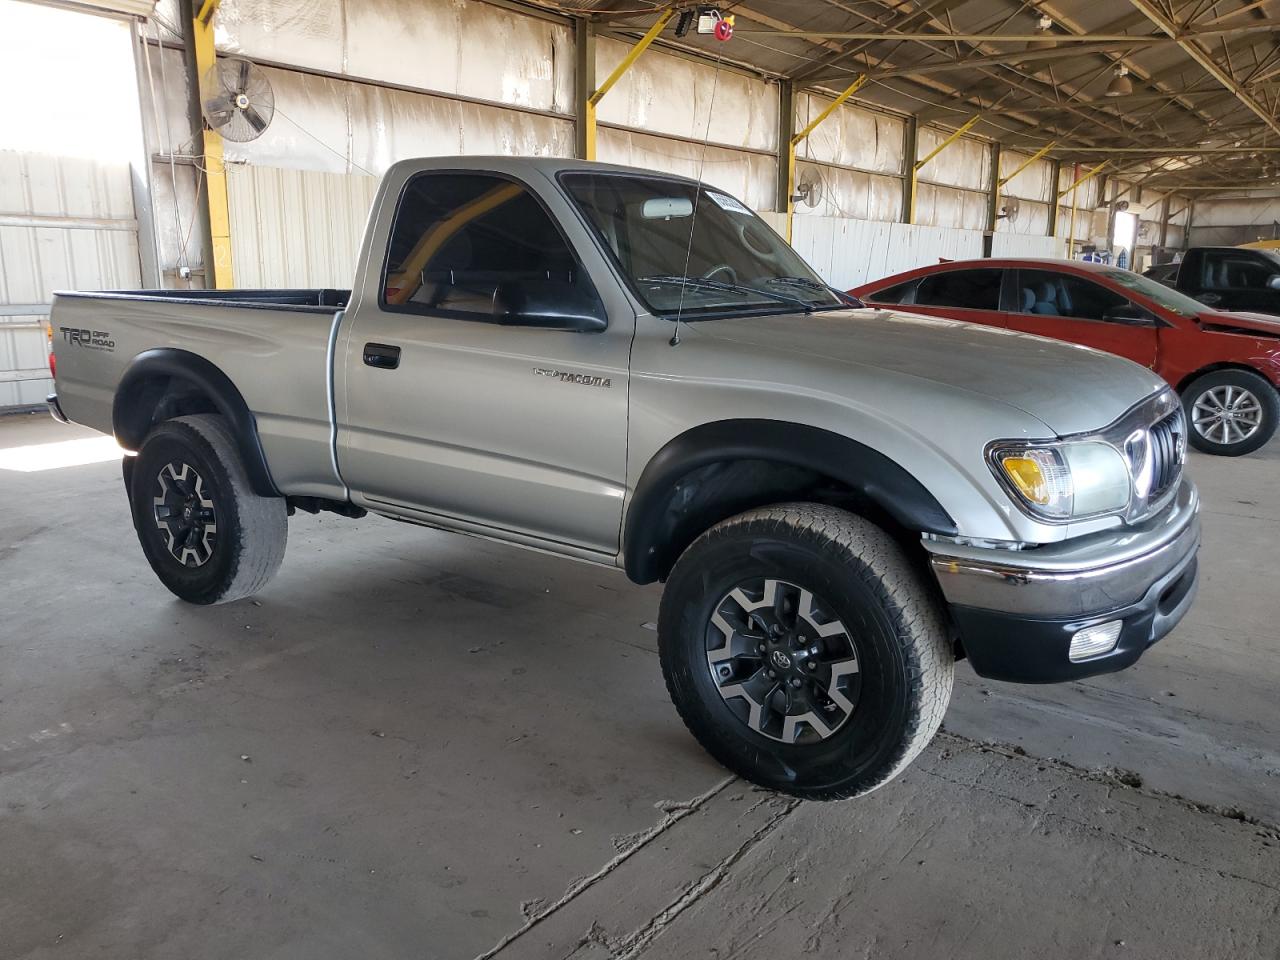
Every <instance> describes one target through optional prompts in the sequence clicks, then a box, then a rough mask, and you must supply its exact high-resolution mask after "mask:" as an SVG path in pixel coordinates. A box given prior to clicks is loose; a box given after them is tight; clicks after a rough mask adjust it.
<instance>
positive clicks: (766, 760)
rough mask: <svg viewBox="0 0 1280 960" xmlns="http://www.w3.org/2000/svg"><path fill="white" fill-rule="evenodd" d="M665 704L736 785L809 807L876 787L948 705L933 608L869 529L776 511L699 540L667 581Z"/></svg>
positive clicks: (800, 506) (950, 666)
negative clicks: (746, 783)
mask: <svg viewBox="0 0 1280 960" xmlns="http://www.w3.org/2000/svg"><path fill="white" fill-rule="evenodd" d="M658 645H659V653H660V656H661V659H662V669H663V674H664V675H665V677H666V681H667V689H668V690H669V691H670V692H671V698H672V700H673V701H674V702H675V706H676V709H677V711H679V713H680V716H681V718H682V719H683V720H684V722H685V725H686V726H687V727H688V728H689V730H690V732H691V733H693V735H694V737H696V738H697V740H698V742H699V743H701V744H702V746H703V747H704V748H705V749H706V750H707V752H708V753H710V754H711V755H712V756H713V757H715V758H716V760H718V761H719V762H720V763H722V764H723V765H724V766H726V767H728V768H729V769H730V770H732V771H733V772H734V773H737V774H739V775H740V776H742V777H744V778H746V779H747V780H750V781H752V782H753V783H757V784H760V785H761V786H764V787H768V788H770V789H774V790H780V791H782V792H784V793H790V794H793V795H795V796H798V797H804V798H806V799H811V800H842V799H848V798H850V797H856V796H860V795H862V794H865V793H870V792H871V791H872V790H874V789H876V788H877V787H879V786H882V785H883V784H885V783H887V782H889V781H890V780H891V779H893V778H894V777H895V776H896V775H897V774H898V773H899V772H901V771H902V769H903V768H905V767H906V766H907V764H909V763H910V762H911V761H912V760H913V759H914V758H915V757H916V755H917V754H918V753H919V752H920V751H921V750H922V749H923V748H924V746H925V744H927V743H928V742H929V740H930V739H931V738H932V737H933V735H934V733H936V732H937V730H938V727H939V725H940V724H941V723H942V716H943V714H944V713H945V711H946V708H947V703H948V701H949V700H950V697H951V685H952V679H953V676H954V671H955V658H954V655H953V652H952V647H951V644H950V642H949V640H948V633H947V628H946V624H945V620H944V617H943V615H942V610H941V601H940V600H939V599H938V598H937V596H936V593H935V591H933V590H931V589H930V587H929V585H928V584H927V583H926V582H925V580H924V579H923V577H922V576H921V574H920V573H919V572H918V571H917V570H916V569H915V568H914V567H913V566H912V565H911V564H910V562H909V561H908V560H907V557H906V556H905V554H904V553H903V551H902V549H901V548H900V547H899V546H898V545H897V544H896V543H895V542H894V541H893V539H892V538H891V537H889V536H888V534H886V533H885V532H884V531H883V530H882V529H880V528H879V527H877V526H875V525H874V524H872V523H870V522H869V521H867V520H864V519H863V518H861V517H858V516H855V515H853V514H851V513H848V512H846V511H844V510H839V509H836V508H834V507H828V506H823V505H817V504H804V503H793V504H782V505H779V506H774V507H766V508H763V509H759V510H752V511H749V512H747V513H743V514H740V515H739V516H736V517H731V518H730V519H728V520H725V521H723V522H721V523H719V524H717V525H716V526H714V527H712V528H711V529H710V530H708V531H707V532H706V533H704V534H703V535H702V536H701V537H699V538H698V539H697V540H696V541H694V543H693V544H692V545H691V546H690V547H689V548H688V549H687V550H686V551H685V552H684V554H683V556H681V557H680V560H679V561H678V562H677V563H676V565H675V568H674V569H673V570H672V572H671V576H670V577H669V578H668V580H667V587H666V592H665V593H664V594H663V597H662V607H661V612H660V615H659V620H658Z"/></svg>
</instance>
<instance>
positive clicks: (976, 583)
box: [925, 478, 1200, 618]
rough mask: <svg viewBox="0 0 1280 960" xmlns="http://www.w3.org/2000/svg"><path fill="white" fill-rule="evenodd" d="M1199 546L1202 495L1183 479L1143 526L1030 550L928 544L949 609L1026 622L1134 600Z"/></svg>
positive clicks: (931, 559)
mask: <svg viewBox="0 0 1280 960" xmlns="http://www.w3.org/2000/svg"><path fill="white" fill-rule="evenodd" d="M1199 546H1200V494H1199V492H1198V491H1197V490H1196V488H1195V485H1194V484H1193V483H1192V482H1191V481H1190V480H1187V479H1185V478H1184V479H1183V480H1182V483H1181V485H1180V486H1179V488H1178V493H1177V496H1175V497H1174V499H1173V501H1172V502H1171V503H1170V504H1169V505H1168V506H1167V507H1165V509H1164V510H1162V511H1160V513H1158V514H1156V515H1155V516H1154V517H1152V518H1151V519H1150V520H1148V521H1147V522H1146V523H1143V524H1141V525H1139V526H1136V527H1125V528H1124V529H1122V530H1116V531H1107V532H1105V533H1101V534H1095V535H1093V536H1090V537H1082V538H1080V539H1079V540H1078V541H1076V540H1068V541H1066V542H1065V543H1061V544H1054V545H1051V546H1046V547H1038V548H1036V549H1033V550H1018V551H1006V550H992V549H984V548H980V547H962V546H957V545H955V544H949V543H938V542H933V541H926V542H925V547H926V548H927V549H928V550H929V552H930V554H931V557H930V562H931V564H932V566H933V572H934V574H935V575H936V576H937V578H938V584H939V586H941V587H942V593H943V595H944V596H945V597H946V598H947V602H948V603H957V604H961V605H963V606H966V607H982V608H984V609H988V610H1000V611H1003V612H1005V613H1017V614H1022V615H1024V616H1029V617H1051V618H1065V617H1082V616H1088V615H1090V614H1091V613H1094V612H1096V611H1099V610H1105V609H1107V608H1114V607H1121V606H1125V605H1126V604H1130V603H1134V602H1135V601H1137V600H1138V599H1139V598H1140V597H1141V596H1142V595H1143V593H1144V592H1145V591H1146V589H1147V588H1148V587H1149V586H1151V584H1152V583H1154V582H1155V581H1156V580H1158V579H1159V578H1160V577H1161V576H1162V575H1163V574H1165V573H1167V572H1168V571H1170V570H1173V569H1174V568H1176V567H1177V566H1178V565H1179V563H1181V562H1182V561H1183V560H1185V559H1186V558H1187V557H1188V556H1190V555H1193V554H1194V553H1195V552H1196V549H1197V548H1198V547H1199Z"/></svg>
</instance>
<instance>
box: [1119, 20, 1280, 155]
mask: <svg viewBox="0 0 1280 960" xmlns="http://www.w3.org/2000/svg"><path fill="white" fill-rule="evenodd" d="M1129 2H1130V3H1131V4H1133V6H1134V7H1135V8H1136V9H1137V10H1139V11H1140V12H1141V13H1142V14H1143V15H1144V16H1145V17H1146V18H1147V19H1148V20H1150V21H1151V22H1152V23H1154V24H1155V25H1156V26H1157V27H1159V28H1160V29H1161V30H1163V31H1164V32H1165V33H1167V34H1168V35H1169V36H1171V37H1175V38H1177V37H1178V25H1177V24H1176V23H1174V22H1173V21H1172V20H1170V19H1169V18H1168V17H1167V16H1166V15H1165V14H1164V12H1163V11H1162V10H1161V9H1160V8H1159V7H1157V6H1156V5H1155V4H1153V3H1151V2H1150V0H1129ZM1271 26H1272V27H1273V28H1274V25H1271ZM1177 42H1178V46H1180V47H1181V48H1182V49H1183V50H1184V51H1186V54H1187V56H1189V57H1190V58H1191V59H1192V60H1194V61H1195V62H1196V63H1198V64H1200V66H1201V67H1203V68H1204V71H1205V73H1207V74H1209V76H1211V77H1213V79H1215V80H1217V81H1218V82H1219V83H1220V84H1222V85H1223V86H1224V87H1225V88H1226V89H1228V90H1230V91H1231V92H1232V93H1233V94H1234V95H1235V97H1236V99H1237V100H1239V101H1240V102H1241V103H1243V104H1244V105H1245V106H1246V107H1248V108H1249V109H1250V110H1252V111H1253V112H1254V113H1255V114H1257V115H1258V119H1260V120H1261V121H1262V122H1263V123H1265V124H1266V125H1267V126H1268V127H1270V128H1271V129H1272V130H1274V131H1275V132H1276V133H1280V120H1277V119H1276V118H1275V116H1274V115H1273V114H1272V113H1270V112H1269V111H1268V110H1267V109H1266V108H1264V107H1263V106H1262V104H1260V103H1258V101H1257V100H1255V99H1254V98H1253V97H1252V96H1251V95H1250V94H1249V92H1248V91H1247V90H1245V88H1244V87H1243V86H1242V85H1241V84H1240V82H1239V81H1237V80H1236V78H1235V77H1233V76H1231V74H1229V73H1228V72H1227V71H1226V70H1223V69H1222V68H1221V67H1220V66H1218V64H1217V62H1216V61H1215V60H1214V58H1213V57H1212V56H1211V55H1210V54H1209V53H1207V52H1206V51H1205V50H1204V48H1203V47H1201V46H1200V44H1199V43H1197V42H1196V41H1195V40H1184V39H1178V41H1177Z"/></svg>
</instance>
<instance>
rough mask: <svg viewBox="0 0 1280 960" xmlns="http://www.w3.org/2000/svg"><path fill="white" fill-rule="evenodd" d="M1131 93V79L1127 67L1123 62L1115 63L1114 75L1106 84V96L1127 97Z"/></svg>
mask: <svg viewBox="0 0 1280 960" xmlns="http://www.w3.org/2000/svg"><path fill="white" fill-rule="evenodd" d="M1131 93H1133V81H1132V80H1130V79H1129V68H1128V67H1126V66H1125V65H1124V64H1123V63H1118V64H1116V75H1115V76H1114V77H1112V78H1111V82H1110V83H1108V84H1107V96H1108V97H1127V96H1128V95H1129V94H1131Z"/></svg>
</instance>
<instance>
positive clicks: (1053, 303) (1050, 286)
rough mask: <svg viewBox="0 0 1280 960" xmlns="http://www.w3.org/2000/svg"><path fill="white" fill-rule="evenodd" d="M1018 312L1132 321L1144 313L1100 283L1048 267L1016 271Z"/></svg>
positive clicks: (1138, 318) (1126, 298) (1144, 315)
mask: <svg viewBox="0 0 1280 960" xmlns="http://www.w3.org/2000/svg"><path fill="white" fill-rule="evenodd" d="M1017 293H1018V294H1019V295H1020V298H1021V302H1020V305H1019V312H1021V313H1036V314H1041V315H1044V316H1052V317H1076V318H1078V319H1081V320H1115V321H1116V322H1123V323H1134V322H1135V321H1139V320H1144V319H1147V318H1148V315H1147V312H1146V311H1145V310H1143V309H1142V308H1141V307H1139V306H1137V305H1135V304H1133V303H1132V302H1131V301H1130V300H1129V298H1128V297H1124V296H1121V295H1120V294H1118V293H1115V292H1114V291H1112V290H1109V289H1107V288H1106V287H1104V286H1102V284H1100V283H1094V282H1093V281H1092V280H1086V279H1084V278H1083V277H1077V276H1074V275H1073V274H1069V273H1055V272H1053V271H1051V270H1019V271H1018V290H1017Z"/></svg>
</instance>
